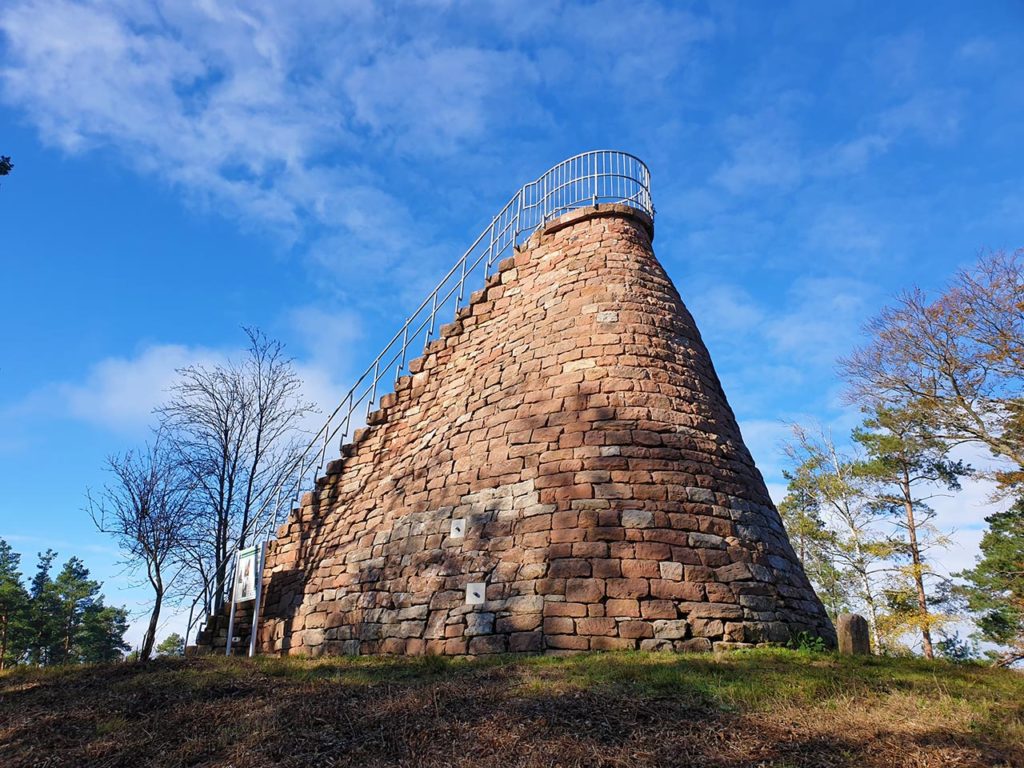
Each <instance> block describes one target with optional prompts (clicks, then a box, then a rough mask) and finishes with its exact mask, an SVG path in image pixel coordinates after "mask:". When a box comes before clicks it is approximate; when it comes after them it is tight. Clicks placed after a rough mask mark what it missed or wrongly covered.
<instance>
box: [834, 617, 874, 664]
mask: <svg viewBox="0 0 1024 768" xmlns="http://www.w3.org/2000/svg"><path fill="white" fill-rule="evenodd" d="M836 634H837V635H838V636H839V652H840V653H842V654H844V655H847V656H851V655H852V656H861V655H870V653H871V640H870V637H869V632H868V622H867V619H865V618H864V617H863V616H858V615H857V614H856V613H844V614H841V615H840V616H839V618H838V619H836Z"/></svg>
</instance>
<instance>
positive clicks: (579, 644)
mask: <svg viewBox="0 0 1024 768" xmlns="http://www.w3.org/2000/svg"><path fill="white" fill-rule="evenodd" d="M545 640H546V644H547V647H548V648H558V649H564V650H570V651H585V650H588V649H589V648H590V640H589V639H588V638H586V637H580V636H579V635H548V636H547V637H546V638H545Z"/></svg>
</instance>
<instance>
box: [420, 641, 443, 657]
mask: <svg viewBox="0 0 1024 768" xmlns="http://www.w3.org/2000/svg"><path fill="white" fill-rule="evenodd" d="M445 642H446V641H444V640H427V644H426V647H425V648H424V652H425V653H426V655H427V656H441V655H443V654H444V650H445Z"/></svg>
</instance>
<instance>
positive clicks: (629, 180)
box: [188, 150, 654, 633]
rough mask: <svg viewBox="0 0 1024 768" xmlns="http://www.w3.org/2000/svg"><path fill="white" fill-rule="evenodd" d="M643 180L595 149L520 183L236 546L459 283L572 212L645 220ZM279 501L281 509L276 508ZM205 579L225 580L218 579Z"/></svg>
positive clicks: (309, 470) (619, 155)
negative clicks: (596, 208)
mask: <svg viewBox="0 0 1024 768" xmlns="http://www.w3.org/2000/svg"><path fill="white" fill-rule="evenodd" d="M650 180H651V175H650V171H649V170H648V169H647V166H646V165H645V164H644V163H643V161H642V160H640V159H639V158H637V157H635V156H634V155H631V154H629V153H627V152H618V151H615V150H595V151H592V152H584V153H583V154H580V155H576V156H575V157H570V158H569V159H567V160H563V161H562V162H561V163H559V164H558V165H556V166H554V167H553V168H551V169H550V170H549V171H547V173H545V174H544V175H543V176H541V177H540V178H538V179H537V180H536V181H531V182H529V183H527V184H524V185H523V187H522V188H521V189H520V190H519V191H518V192H517V193H516V194H515V195H514V196H513V197H512V199H511V200H509V201H508V203H506V204H505V206H504V207H503V208H502V209H501V210H500V211H499V212H498V214H497V215H496V216H494V218H493V219H492V220H491V223H490V225H488V226H487V228H486V229H484V231H483V232H481V233H480V236H479V237H478V238H477V239H476V241H475V242H474V243H473V244H472V245H471V246H470V247H469V249H468V250H467V251H466V252H465V253H464V254H463V255H462V257H461V258H460V259H459V260H458V261H456V262H455V264H454V266H452V268H451V269H450V270H448V273H447V274H446V275H445V276H444V277H443V278H442V279H441V281H440V282H439V283H438V284H437V287H436V288H434V290H433V291H431V292H430V293H429V294H427V297H426V298H425V299H424V300H423V302H422V303H421V304H420V305H419V307H417V309H416V311H414V312H413V313H412V314H411V315H410V316H409V317H408V319H406V321H405V322H404V323H403V324H402V326H401V327H400V328H399V329H398V332H397V333H396V334H395V335H394V336H393V337H392V338H391V341H389V342H388V343H387V345H386V346H385V347H384V349H383V350H382V351H381V352H380V354H378V355H377V357H376V358H375V359H374V360H373V362H372V363H370V365H369V367H368V368H367V369H366V370H365V371H364V372H363V374H362V375H361V376H360V377H359V378H358V379H357V380H356V383H355V384H354V385H353V386H352V388H351V389H350V390H349V391H348V393H347V394H346V395H345V396H344V397H343V398H342V400H341V402H340V403H339V404H338V406H337V407H336V408H335V409H334V410H333V411H332V412H331V414H330V416H328V417H327V421H326V422H325V423H324V424H323V426H322V427H320V429H319V431H317V433H316V434H315V435H314V436H313V438H312V439H311V440H310V442H309V444H308V445H307V446H306V448H305V450H303V451H302V452H301V453H300V455H299V456H298V458H297V459H296V460H295V463H294V466H293V467H291V469H290V470H289V471H287V472H285V473H284V477H285V480H283V481H282V483H281V484H280V485H279V486H278V488H277V489H276V493H271V494H270V495H269V496H268V497H266V500H265V502H264V504H263V505H262V508H261V509H260V510H259V511H258V512H257V514H255V515H253V516H251V520H252V523H251V524H250V526H249V528H248V529H247V530H245V531H243V532H242V533H241V534H240V535H239V537H238V541H239V542H245V541H253V540H255V539H256V538H258V537H259V536H261V535H264V534H268V533H269V532H270V531H273V530H274V529H275V528H276V527H277V526H278V525H279V524H280V522H281V518H282V510H285V511H287V510H291V509H292V506H293V503H294V502H295V501H296V500H297V499H298V498H299V496H300V494H301V492H302V490H303V489H304V488H312V487H314V486H315V484H316V480H317V478H318V477H319V473H320V471H321V470H322V469H323V468H324V464H325V462H326V459H327V450H328V448H329V447H330V446H331V445H333V444H335V442H336V443H337V445H338V450H339V451H340V450H341V446H343V445H344V444H345V442H346V441H347V440H348V439H349V437H350V436H351V435H352V434H353V432H354V431H355V429H357V428H358V427H360V426H362V425H363V424H364V423H365V419H366V417H367V416H368V415H369V414H370V412H371V411H372V410H373V407H374V405H376V404H377V403H378V402H379V395H380V393H381V390H383V389H384V387H383V386H382V383H383V382H386V381H390V380H391V379H392V377H393V378H394V380H395V381H397V380H398V378H399V377H400V376H401V375H402V373H403V371H406V370H407V368H408V364H409V362H410V361H411V358H412V357H413V355H412V353H411V350H419V349H420V344H422V345H423V349H424V350H425V349H426V347H427V345H428V344H429V343H430V342H431V341H432V340H433V339H434V338H435V337H436V335H437V333H438V330H439V324H438V319H439V318H440V317H454V316H455V315H456V313H457V312H458V310H459V309H460V308H461V307H463V306H464V305H465V304H466V303H467V300H468V296H467V288H466V286H467V284H470V283H471V284H473V285H479V286H481V287H482V286H483V285H484V282H485V280H486V278H487V277H488V275H489V274H490V273H491V271H492V269H493V268H494V266H495V265H496V264H497V263H498V262H499V261H501V260H502V259H503V258H504V257H505V256H506V255H509V254H511V252H512V251H513V249H514V248H515V246H516V245H519V244H520V243H522V242H524V241H525V240H526V239H528V238H529V236H530V235H531V234H533V232H535V231H536V230H537V229H538V228H540V227H542V226H544V225H545V224H547V223H548V222H549V221H551V220H552V219H555V218H557V217H558V216H561V215H562V214H564V213H567V212H569V211H571V210H573V209H576V208H582V207H585V206H591V205H598V204H601V203H608V204H612V203H617V204H620V205H628V206H631V207H633V208H637V209H639V210H640V211H643V212H644V213H646V214H647V215H648V216H650V217H651V218H652V219H653V218H654V205H653V203H652V200H651V185H650ZM364 406H365V411H364ZM310 478H312V479H310ZM282 501H283V502H284V503H285V507H282V506H281V503H282ZM271 502H273V503H271ZM211 579H217V580H218V582H223V581H226V579H225V578H224V577H223V575H222V576H220V577H218V576H216V575H215V576H214V577H211ZM226 586H227V585H226V584H224V583H218V584H211V583H210V582H208V583H207V584H206V586H205V588H204V589H203V594H202V595H200V596H198V597H197V598H196V601H195V602H194V603H193V605H192V609H191V610H190V615H189V627H188V632H189V633H191V631H192V629H193V624H194V622H193V617H192V614H193V613H194V610H195V608H196V607H197V606H198V604H199V602H200V601H202V600H205V601H206V606H205V608H206V611H205V612H206V613H207V614H209V613H210V608H211V604H212V603H213V602H215V601H216V597H215V596H216V594H217V593H218V590H220V591H221V593H223V591H224V590H225V589H226ZM196 618H197V619H198V616H197V617H196Z"/></svg>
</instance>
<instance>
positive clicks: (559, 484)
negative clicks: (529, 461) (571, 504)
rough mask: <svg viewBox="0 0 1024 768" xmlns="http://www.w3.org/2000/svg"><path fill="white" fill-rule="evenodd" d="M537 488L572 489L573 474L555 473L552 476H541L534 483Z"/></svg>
mask: <svg viewBox="0 0 1024 768" xmlns="http://www.w3.org/2000/svg"><path fill="white" fill-rule="evenodd" d="M534 484H535V486H536V487H537V488H558V489H562V488H565V487H572V484H573V473H572V472H556V473H554V474H549V475H544V474H542V475H541V476H540V477H538V478H537V480H536V481H535V483H534Z"/></svg>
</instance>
